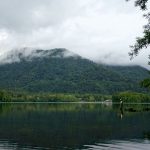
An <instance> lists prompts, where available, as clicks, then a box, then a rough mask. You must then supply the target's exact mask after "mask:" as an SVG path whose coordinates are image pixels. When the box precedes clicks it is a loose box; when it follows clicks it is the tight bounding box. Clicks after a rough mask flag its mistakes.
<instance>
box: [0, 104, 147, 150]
mask: <svg viewBox="0 0 150 150" xmlns="http://www.w3.org/2000/svg"><path fill="white" fill-rule="evenodd" d="M129 107H131V106H129ZM126 108H127V107H125V106H124V108H123V112H121V110H120V109H118V106H106V105H101V104H67V103H65V104H1V105H0V141H1V142H0V148H1V149H11V150H12V149H58V150H60V149H89V148H92V149H94V147H92V146H90V147H88V146H87V145H95V146H97V145H98V146H100V145H99V144H95V143H101V144H105V143H106V142H110V141H120V140H121V141H131V140H132V139H137V140H139V141H142V140H144V139H150V126H149V124H150V117H149V116H150V112H149V111H144V112H143V111H136V112H130V111H127V109H126ZM118 113H119V114H121V113H122V116H124V117H123V118H122V119H120V117H118ZM123 143H125V142H123ZM140 143H141V144H143V142H139V144H140ZM104 146H105V145H104ZM145 146H146V145H145ZM5 147H6V148H5ZM108 147H109V146H108ZM146 147H147V146H146Z"/></svg>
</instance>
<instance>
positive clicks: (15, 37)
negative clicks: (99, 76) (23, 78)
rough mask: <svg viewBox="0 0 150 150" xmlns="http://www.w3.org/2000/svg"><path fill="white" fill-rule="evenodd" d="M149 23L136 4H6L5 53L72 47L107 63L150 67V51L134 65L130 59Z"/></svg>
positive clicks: (1, 0) (2, 10)
mask: <svg viewBox="0 0 150 150" xmlns="http://www.w3.org/2000/svg"><path fill="white" fill-rule="evenodd" d="M145 23H146V21H145V20H144V18H143V17H142V12H141V11H140V9H139V8H135V7H134V3H133V1H131V2H128V3H127V2H126V1H125V0H0V53H1V54H2V53H4V52H6V51H8V50H10V49H14V48H21V47H39V48H43V49H52V48H66V49H69V50H71V51H73V52H76V53H78V54H80V55H82V56H85V57H88V58H91V59H94V60H96V61H99V62H103V63H108V64H122V65H124V64H133V63H134V64H142V65H145V66H147V67H148V65H147V62H148V51H149V50H148V49H147V50H143V52H142V53H141V54H140V55H139V56H138V57H137V58H135V59H134V60H133V61H132V62H131V61H130V60H129V56H128V52H129V51H130V48H129V45H132V44H133V43H134V42H135V37H136V36H140V35H142V31H143V28H142V26H143V25H144V24H145Z"/></svg>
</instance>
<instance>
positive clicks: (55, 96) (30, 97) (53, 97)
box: [0, 90, 111, 102]
mask: <svg viewBox="0 0 150 150" xmlns="http://www.w3.org/2000/svg"><path fill="white" fill-rule="evenodd" d="M107 99H111V96H110V95H102V94H78V93H72V94H71V93H68V94H66V93H65V94H64V93H28V92H12V91H4V90H2V91H0V101H1V102H81V101H82V102H101V101H105V100H107Z"/></svg>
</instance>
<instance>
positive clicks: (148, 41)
mask: <svg viewBox="0 0 150 150" xmlns="http://www.w3.org/2000/svg"><path fill="white" fill-rule="evenodd" d="M127 1H129V0H127ZM147 4H148V0H136V1H135V6H136V7H140V9H141V10H142V11H146V14H144V15H143V16H144V17H145V18H146V19H147V21H148V23H147V24H146V25H145V26H144V27H143V28H144V31H143V37H137V38H136V43H135V44H134V45H132V46H131V52H129V56H130V57H131V59H132V58H133V57H134V56H137V55H138V53H139V51H140V50H141V49H143V48H147V47H148V46H149V45H150V12H147V11H148V9H147ZM149 58H150V56H149ZM149 64H150V63H149Z"/></svg>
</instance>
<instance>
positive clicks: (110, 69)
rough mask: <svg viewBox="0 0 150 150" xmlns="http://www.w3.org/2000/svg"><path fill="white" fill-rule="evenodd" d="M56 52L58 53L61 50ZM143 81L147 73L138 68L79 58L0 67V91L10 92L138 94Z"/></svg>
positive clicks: (40, 60) (33, 60) (43, 58)
mask: <svg viewBox="0 0 150 150" xmlns="http://www.w3.org/2000/svg"><path fill="white" fill-rule="evenodd" d="M56 50H57V51H56V52H59V53H60V52H61V49H60V50H59V51H58V49H56ZM53 51H54V50H53ZM40 52H43V51H42V50H41V51H40ZM38 53H39V51H38ZM45 53H48V51H46V52H45ZM55 55H56V53H55ZM146 77H148V71H147V70H146V69H144V68H142V67H139V66H131V67H123V66H122V67H119V66H118V67H114V66H106V65H100V64H96V63H94V62H92V61H89V60H87V59H83V58H80V57H67V58H58V57H51V56H47V57H41V58H33V59H32V60H30V61H27V60H25V59H23V58H22V59H21V61H20V62H16V63H12V64H4V65H1V66H0V79H1V80H0V88H1V89H6V90H12V91H28V92H48V93H49V92H51V93H101V94H112V93H115V92H118V91H125V90H133V91H138V92H139V91H143V90H144V89H142V88H140V85H139V81H140V80H143V79H144V78H146Z"/></svg>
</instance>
